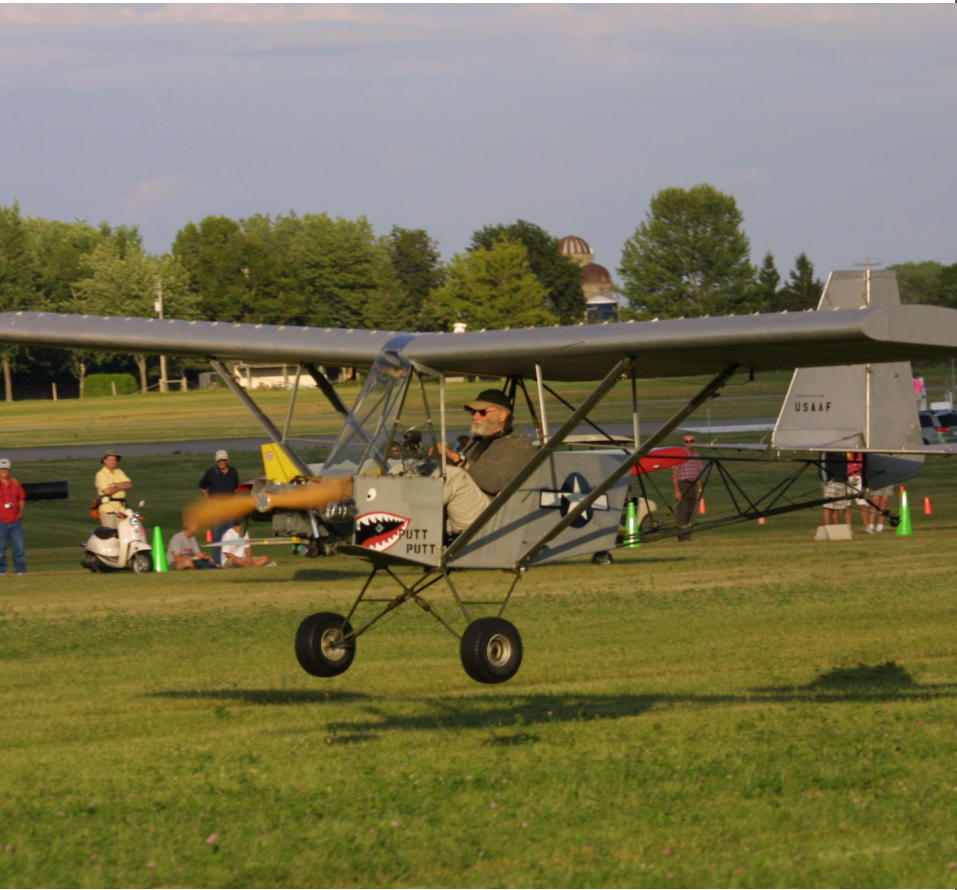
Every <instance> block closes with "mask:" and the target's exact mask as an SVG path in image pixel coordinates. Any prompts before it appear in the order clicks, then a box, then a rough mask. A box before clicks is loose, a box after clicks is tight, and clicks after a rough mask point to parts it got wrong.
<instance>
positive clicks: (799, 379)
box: [771, 269, 924, 489]
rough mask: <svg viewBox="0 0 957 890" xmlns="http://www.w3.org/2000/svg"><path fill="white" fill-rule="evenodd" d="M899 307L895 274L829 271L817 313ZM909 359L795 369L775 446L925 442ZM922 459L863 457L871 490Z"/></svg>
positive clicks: (852, 447)
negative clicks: (865, 459) (833, 310)
mask: <svg viewBox="0 0 957 890" xmlns="http://www.w3.org/2000/svg"><path fill="white" fill-rule="evenodd" d="M867 305H878V306H897V305H900V293H899V291H898V289H897V275H896V274H895V273H894V271H893V270H890V269H887V270H881V271H874V270H871V269H865V270H862V271H860V272H857V271H847V272H832V273H831V274H830V275H829V276H828V280H827V284H826V285H825V287H824V292H823V293H822V294H821V301H820V303H819V304H818V307H817V308H818V311H819V312H827V311H830V310H832V309H856V308H858V307H861V306H867ZM922 441H923V440H922V439H921V434H920V421H919V420H918V417H917V404H916V402H915V399H914V387H913V375H912V373H911V366H910V362H886V363H879V364H866V365H841V366H837V367H832V368H797V369H796V370H795V371H794V374H793V376H792V377H791V385H790V386H789V387H788V392H787V395H786V396H785V398H784V403H783V404H782V405H781V410H780V412H779V414H778V418H777V422H776V423H775V425H774V431H773V432H772V433H771V446H772V448H780V449H784V450H791V449H793V450H798V451H800V450H810V451H858V450H861V449H868V450H870V451H874V450H884V449H886V450H887V451H898V450H902V449H903V450H907V449H913V448H920V447H921V444H922ZM923 461H924V458H923V456H921V455H914V454H907V455H901V454H898V455H892V454H868V456H867V462H866V467H867V470H866V475H867V480H866V482H867V484H868V485H869V486H870V487H871V488H872V489H873V488H878V487H882V486H885V485H896V484H898V483H900V482H903V481H906V480H907V479H910V478H912V477H913V476H915V475H916V474H917V473H918V472H919V471H920V468H921V465H922V464H923Z"/></svg>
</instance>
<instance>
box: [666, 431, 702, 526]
mask: <svg viewBox="0 0 957 890" xmlns="http://www.w3.org/2000/svg"><path fill="white" fill-rule="evenodd" d="M682 443H683V444H684V446H685V451H687V452H688V454H689V455H690V457H689V458H688V460H685V461H682V462H681V463H680V464H678V466H676V467H675V468H674V469H673V470H672V471H671V481H672V482H674V486H675V500H676V501H677V502H678V505H677V507H676V508H675V513H676V514H677V517H678V540H679V541H690V540H691V520H692V518H693V517H694V511H695V507H696V506H697V505H698V498H700V497H701V486H702V482H701V474H702V473H703V472H704V464H703V463H702V462H701V461H700V460H698V452H697V451H695V450H694V436H693V435H691V434H690V433H688V434H686V435H685V437H684V439H683V440H682Z"/></svg>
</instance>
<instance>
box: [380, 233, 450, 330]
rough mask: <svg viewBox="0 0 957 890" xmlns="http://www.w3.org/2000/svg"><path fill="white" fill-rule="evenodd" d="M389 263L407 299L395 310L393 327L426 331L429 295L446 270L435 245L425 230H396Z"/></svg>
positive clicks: (390, 245)
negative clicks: (423, 314)
mask: <svg viewBox="0 0 957 890" xmlns="http://www.w3.org/2000/svg"><path fill="white" fill-rule="evenodd" d="M389 259H390V261H391V262H392V268H393V269H394V270H395V273H396V276H397V277H398V280H399V283H400V284H401V285H402V287H403V289H404V290H405V293H406V295H407V299H406V301H405V303H404V304H403V305H397V306H395V309H394V314H393V317H394V319H395V321H394V322H393V327H396V328H399V329H403V330H422V323H423V318H422V307H423V305H424V304H425V302H426V301H427V300H428V298H429V292H430V291H431V290H433V289H434V288H437V287H438V286H439V285H440V284H441V283H442V281H443V278H444V275H445V270H444V269H443V267H442V264H441V262H440V258H439V250H438V246H437V245H436V243H435V241H433V240H432V238H430V237H429V235H428V233H427V232H426V231H425V229H403V228H400V227H399V226H393V227H392V232H391V233H390V234H389Z"/></svg>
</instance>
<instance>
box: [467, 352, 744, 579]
mask: <svg viewBox="0 0 957 890" xmlns="http://www.w3.org/2000/svg"><path fill="white" fill-rule="evenodd" d="M737 369H738V366H737V365H736V364H735V365H728V366H727V367H726V368H725V369H724V370H723V371H721V372H720V373H719V374H718V375H717V376H715V377H714V379H712V380H711V381H710V382H709V383H707V384H706V385H705V386H704V387H703V388H702V389H701V390H700V391H699V392H698V393H697V394H696V395H695V396H693V397H692V398H691V399H690V400H689V401H688V404H687V405H685V406H684V407H683V408H682V409H681V410H679V411H677V412H676V413H675V414H673V415H672V416H671V418H670V419H669V420H667V421H666V422H665V424H664V425H663V426H662V427H661V429H659V430H658V432H656V433H654V434H653V435H652V436H649V437H648V439H646V440H645V442H644V444H643V445H642V446H641V447H640V448H638V449H637V450H635V451H634V452H633V453H632V454H631V456H630V457H629V458H628V459H627V460H626V461H625V462H624V463H622V464H621V466H619V467H618V468H617V469H616V470H615V471H614V472H613V473H612V474H611V475H610V476H609V477H608V478H607V479H605V481H604V482H602V483H600V484H599V485H597V486H596V487H595V488H593V489H592V490H591V491H590V492H589V493H588V494H587V495H586V496H585V497H584V498H582V499H581V500H580V501H578V502H577V503H576V504H575V506H574V507H572V508H571V509H570V510H569V511H568V513H567V514H566V515H565V516H564V517H562V519H561V520H560V521H559V522H557V523H556V524H555V525H554V526H553V527H552V528H551V529H550V530H549V531H547V532H546V533H545V534H544V535H542V537H541V538H540V539H539V540H538V543H536V544H534V545H533V546H532V547H531V548H530V549H529V550H527V551H526V552H525V554H524V555H522V556H521V557H519V559H518V560H517V565H521V564H522V563H527V562H528V561H529V560H531V559H534V557H535V556H537V555H538V554H539V553H541V551H542V550H544V549H545V546H546V545H547V544H548V542H549V541H551V540H552V539H553V538H555V537H556V536H557V535H560V534H561V533H562V532H563V531H564V530H565V529H566V528H568V526H570V525H571V524H572V523H573V522H574V521H575V520H576V519H578V517H579V516H581V514H582V513H584V512H585V511H586V510H587V509H588V508H589V507H590V506H591V505H592V504H593V503H594V502H595V501H596V500H598V498H599V497H601V496H602V495H603V494H605V492H607V491H608V490H609V489H610V488H611V487H612V486H613V485H614V484H615V483H616V482H617V481H618V480H619V479H621V478H622V477H623V476H625V475H627V474H628V473H630V472H631V468H632V467H633V466H635V465H636V464H637V463H638V461H640V460H641V459H642V458H643V457H645V455H647V454H648V452H649V451H651V449H652V448H654V447H655V446H656V445H658V443H659V442H661V441H662V440H663V439H664V438H665V437H666V436H668V435H670V434H671V432H672V431H673V430H674V429H675V428H676V427H678V426H679V424H681V422H682V421H683V420H684V419H685V418H686V417H687V416H688V415H689V414H691V413H693V412H694V411H696V410H697V409H698V408H699V407H700V406H701V405H702V404H704V403H705V402H706V401H708V399H710V398H712V397H713V396H714V395H715V394H716V393H717V392H718V390H719V389H721V387H723V386H724V385H725V383H727V382H728V378H730V377H731V376H732V375H733V374H734V372H735V371H736V370H737ZM563 431H564V427H563V428H562V430H560V431H559V434H558V435H556V436H555V439H554V440H552V441H553V442H556V441H558V440H559V437H560V436H561V437H562V438H564V437H563V436H562V432H563ZM542 451H545V449H544V448H543V449H542ZM480 518H481V517H480ZM469 530H471V529H469ZM463 534H464V533H463ZM450 549H451V548H450Z"/></svg>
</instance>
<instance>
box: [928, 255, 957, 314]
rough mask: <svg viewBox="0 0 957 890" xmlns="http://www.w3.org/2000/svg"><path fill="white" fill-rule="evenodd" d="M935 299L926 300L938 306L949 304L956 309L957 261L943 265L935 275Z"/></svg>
mask: <svg viewBox="0 0 957 890" xmlns="http://www.w3.org/2000/svg"><path fill="white" fill-rule="evenodd" d="M934 297H935V299H933V300H932V301H931V300H928V302H934V303H936V304H937V305H938V306H950V307H951V308H954V309H957V263H954V264H953V265H952V266H944V267H943V268H942V269H941V270H940V274H939V275H938V276H937V284H936V292H935V294H934Z"/></svg>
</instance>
